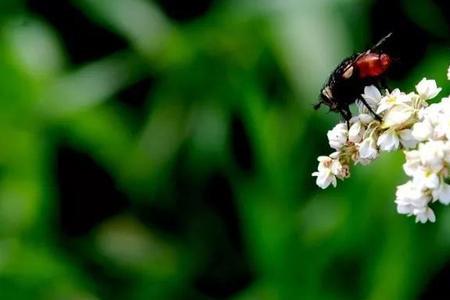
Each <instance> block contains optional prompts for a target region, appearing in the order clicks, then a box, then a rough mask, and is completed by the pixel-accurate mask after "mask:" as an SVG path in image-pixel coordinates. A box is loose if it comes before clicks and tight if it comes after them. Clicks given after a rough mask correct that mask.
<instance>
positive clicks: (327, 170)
mask: <svg viewBox="0 0 450 300" xmlns="http://www.w3.org/2000/svg"><path fill="white" fill-rule="evenodd" d="M317 160H318V161H319V166H318V168H317V169H318V171H317V172H314V173H312V176H316V177H317V178H316V184H317V185H318V186H319V187H321V188H322V189H326V188H327V187H328V186H329V185H330V184H332V185H333V186H334V187H336V184H337V181H336V176H335V175H337V174H340V173H341V172H342V166H341V164H340V163H339V161H338V160H336V159H333V158H331V157H329V156H319V157H318V158H317Z"/></svg>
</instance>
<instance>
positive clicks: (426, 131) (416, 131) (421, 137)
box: [411, 120, 433, 141]
mask: <svg viewBox="0 0 450 300" xmlns="http://www.w3.org/2000/svg"><path fill="white" fill-rule="evenodd" d="M411 133H412V135H413V137H414V138H416V139H417V140H418V141H425V140H427V139H429V138H430V137H431V136H432V134H433V126H432V125H431V124H430V122H428V121H427V120H424V121H423V122H419V123H416V124H414V126H413V128H412V132H411Z"/></svg>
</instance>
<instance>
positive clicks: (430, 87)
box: [416, 77, 442, 99]
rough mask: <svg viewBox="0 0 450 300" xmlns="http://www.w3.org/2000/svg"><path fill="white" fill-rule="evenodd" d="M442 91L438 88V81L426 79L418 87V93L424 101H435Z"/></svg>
mask: <svg viewBox="0 0 450 300" xmlns="http://www.w3.org/2000/svg"><path fill="white" fill-rule="evenodd" d="M441 90H442V88H438V87H437V85H436V81H434V80H433V79H430V80H428V79H427V78H426V77H424V78H423V79H422V80H421V81H420V82H419V83H418V84H417V85H416V91H417V93H418V94H419V96H420V98H422V99H433V98H434V97H436V96H437V94H439V92H440V91H441Z"/></svg>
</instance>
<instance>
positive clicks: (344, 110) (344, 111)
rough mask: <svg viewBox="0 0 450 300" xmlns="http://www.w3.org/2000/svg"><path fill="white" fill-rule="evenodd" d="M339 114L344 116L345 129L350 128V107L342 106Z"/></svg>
mask: <svg viewBox="0 0 450 300" xmlns="http://www.w3.org/2000/svg"><path fill="white" fill-rule="evenodd" d="M340 113H341V116H342V117H343V118H344V120H345V122H346V123H347V129H350V119H351V118H352V112H351V111H350V108H349V107H348V106H347V107H343V108H342V109H341V110H340Z"/></svg>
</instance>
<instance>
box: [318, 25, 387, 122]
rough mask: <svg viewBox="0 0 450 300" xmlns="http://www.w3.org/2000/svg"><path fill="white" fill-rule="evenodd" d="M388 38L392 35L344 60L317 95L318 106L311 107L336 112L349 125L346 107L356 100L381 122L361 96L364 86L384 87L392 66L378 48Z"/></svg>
mask: <svg viewBox="0 0 450 300" xmlns="http://www.w3.org/2000/svg"><path fill="white" fill-rule="evenodd" d="M391 35H392V33H389V34H388V35H386V36H385V37H383V38H382V39H381V40H380V41H379V42H378V43H376V44H375V45H374V46H373V47H372V48H370V49H369V50H367V51H365V52H362V53H357V54H354V55H352V56H350V57H348V58H346V59H344V60H343V61H342V62H341V63H340V64H339V65H338V66H337V67H336V69H335V70H334V71H333V73H331V75H330V77H329V78H328V81H327V83H326V84H325V86H324V87H323V88H322V90H321V92H320V96H319V97H320V99H319V103H317V104H316V105H314V108H315V109H318V108H319V107H320V105H321V104H324V105H326V106H328V107H329V108H330V110H331V111H334V112H338V113H340V114H341V116H342V117H343V118H344V120H345V121H347V124H349V120H350V119H351V118H352V113H351V112H350V105H351V104H352V103H354V102H355V101H356V100H359V101H361V103H362V104H364V106H366V107H367V109H368V110H369V111H370V112H371V113H372V114H373V115H374V117H375V118H376V119H378V120H381V118H380V116H378V115H377V114H376V113H375V112H374V111H373V109H372V107H370V105H369V104H368V103H367V102H366V100H365V99H364V98H363V97H362V96H361V94H362V93H363V92H364V87H365V86H367V85H375V86H377V87H378V88H385V87H386V83H385V80H386V73H387V71H388V70H389V69H390V67H391V65H392V58H391V56H390V55H388V54H387V53H385V52H384V51H383V50H382V49H381V46H382V45H383V44H384V43H385V42H386V41H387V40H388V39H389V38H390V37H391Z"/></svg>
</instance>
